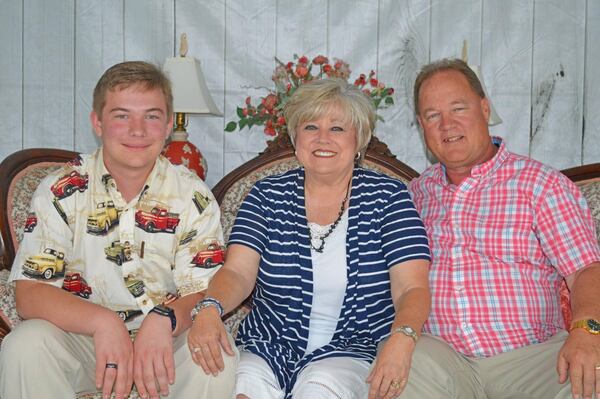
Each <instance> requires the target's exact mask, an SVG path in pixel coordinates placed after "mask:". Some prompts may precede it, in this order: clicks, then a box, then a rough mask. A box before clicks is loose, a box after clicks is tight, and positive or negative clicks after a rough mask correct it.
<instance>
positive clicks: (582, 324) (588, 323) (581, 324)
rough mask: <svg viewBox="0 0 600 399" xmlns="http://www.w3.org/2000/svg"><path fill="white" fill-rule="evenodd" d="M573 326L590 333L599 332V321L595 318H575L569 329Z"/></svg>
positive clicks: (595, 333)
mask: <svg viewBox="0 0 600 399" xmlns="http://www.w3.org/2000/svg"><path fill="white" fill-rule="evenodd" d="M574 328H583V329H584V330H585V331H587V332H589V333H590V334H594V335H598V334H600V321H598V320H595V319H583V320H577V321H574V322H573V323H571V330H572V329H574Z"/></svg>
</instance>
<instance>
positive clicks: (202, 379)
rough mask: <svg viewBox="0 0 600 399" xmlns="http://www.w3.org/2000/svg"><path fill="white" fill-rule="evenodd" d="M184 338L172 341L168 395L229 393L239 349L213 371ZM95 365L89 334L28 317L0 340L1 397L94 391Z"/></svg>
mask: <svg viewBox="0 0 600 399" xmlns="http://www.w3.org/2000/svg"><path fill="white" fill-rule="evenodd" d="M186 338H187V332H186V333H183V334H181V335H180V336H179V337H176V338H175V339H174V342H173V349H174V351H175V353H174V358H175V367H176V369H175V384H173V385H171V387H170V388H169V392H170V394H169V397H170V398H185V399H188V398H189V399H193V398H198V399H204V398H211V399H213V398H214V399H220V398H224V399H229V398H231V396H232V394H233V388H234V385H235V370H236V368H237V363H238V360H239V353H237V349H236V356H235V357H230V356H227V355H226V354H224V355H223V358H224V361H225V370H224V371H223V372H221V373H219V375H218V376H217V377H213V376H212V375H206V374H204V371H202V368H201V367H200V366H197V365H196V364H195V363H194V362H193V360H192V358H191V355H190V351H189V349H188V347H187V344H186V341H187V339H186ZM230 341H232V340H231V337H230ZM232 345H233V341H232ZM233 347H234V348H235V345H233ZM95 367H96V359H95V354H94V343H93V339H92V338H91V337H88V336H84V335H79V334H72V333H66V332H64V331H63V330H61V329H59V328H58V327H56V326H55V325H54V324H52V323H49V322H47V321H45V320H40V319H32V320H26V321H24V322H23V323H21V324H20V325H19V326H17V327H16V328H15V329H14V330H13V331H12V332H11V333H10V334H8V335H7V336H6V338H5V339H4V342H3V343H2V348H1V350H0V398H3V399H16V398H31V399H34V398H35V399H38V398H44V399H46V398H48V399H50V398H52V399H53V398H56V399H65V398H75V396H76V394H79V393H87V392H96V387H95Z"/></svg>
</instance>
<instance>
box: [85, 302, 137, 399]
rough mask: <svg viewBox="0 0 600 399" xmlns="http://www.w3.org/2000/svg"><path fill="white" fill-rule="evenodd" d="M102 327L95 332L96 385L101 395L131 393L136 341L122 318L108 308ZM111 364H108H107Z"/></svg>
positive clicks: (118, 398) (120, 398) (106, 398)
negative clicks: (133, 342)
mask: <svg viewBox="0 0 600 399" xmlns="http://www.w3.org/2000/svg"><path fill="white" fill-rule="evenodd" d="M100 325H101V327H99V328H97V329H96V330H95V331H94V332H93V334H92V338H93V339H94V350H95V352H96V388H97V389H102V397H103V398H104V399H108V398H110V395H111V393H112V391H113V390H114V392H115V398H116V399H122V398H126V397H128V396H129V392H130V391H131V386H132V384H133V344H132V343H131V338H129V331H127V328H125V324H124V323H123V321H122V320H121V319H120V318H119V317H118V316H117V315H116V314H115V313H114V312H110V311H108V312H107V313H106V314H105V315H103V316H102V322H101V323H100ZM107 366H108V367H107Z"/></svg>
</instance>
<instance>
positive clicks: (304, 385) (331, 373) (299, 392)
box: [292, 357, 370, 399]
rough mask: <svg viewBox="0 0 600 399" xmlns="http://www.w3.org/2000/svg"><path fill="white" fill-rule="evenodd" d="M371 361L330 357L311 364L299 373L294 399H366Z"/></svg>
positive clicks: (293, 390) (293, 393) (293, 392)
mask: <svg viewBox="0 0 600 399" xmlns="http://www.w3.org/2000/svg"><path fill="white" fill-rule="evenodd" d="M369 367H370V364H369V363H368V362H366V361H364V360H359V359H353V358H350V357H329V358H326V359H321V360H317V361H314V362H312V363H310V364H309V365H308V366H306V367H305V368H304V370H302V371H301V372H300V374H299V375H298V379H297V380H296V383H295V384H294V388H293V389H292V396H293V397H294V399H363V398H366V397H367V396H368V394H369V385H368V384H367V383H366V379H367V376H368V375H369Z"/></svg>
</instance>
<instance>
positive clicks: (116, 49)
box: [74, 0, 124, 153]
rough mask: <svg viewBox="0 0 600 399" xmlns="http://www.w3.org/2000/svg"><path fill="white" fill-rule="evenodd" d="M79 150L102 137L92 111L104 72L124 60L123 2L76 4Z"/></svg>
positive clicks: (89, 148)
mask: <svg viewBox="0 0 600 399" xmlns="http://www.w3.org/2000/svg"><path fill="white" fill-rule="evenodd" d="M75 35H76V40H75V143H74V144H75V150H76V151H79V152H84V153H87V152H91V151H93V150H94V149H96V148H97V147H98V145H99V144H100V141H99V140H98V139H97V138H96V136H95V135H94V133H93V130H92V127H91V124H90V118H89V114H90V111H91V110H92V95H93V91H94V87H95V86H96V83H97V81H98V79H100V76H102V74H103V73H104V71H105V70H106V69H108V68H109V67H110V66H112V65H114V64H116V63H118V62H121V61H123V54H124V49H123V41H124V37H123V2H122V1H120V0H105V1H101V2H100V1H95V0H78V1H77V3H76V7H75Z"/></svg>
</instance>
